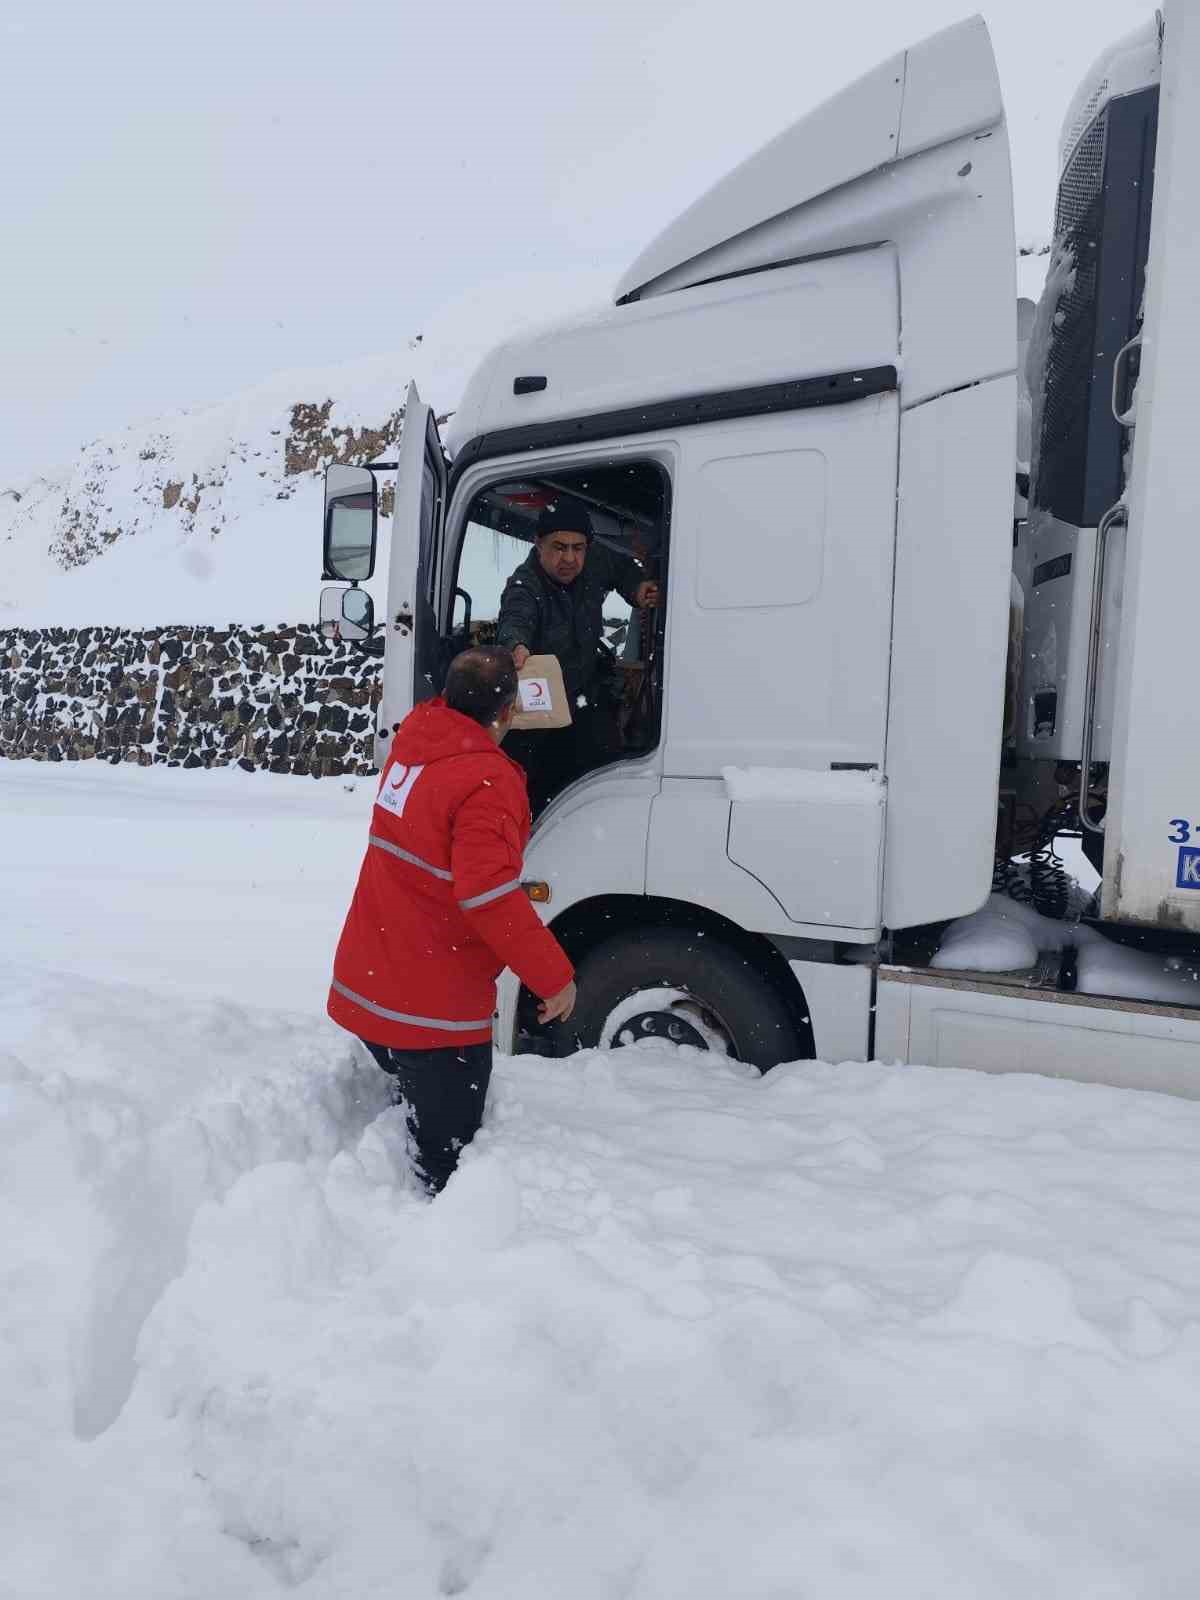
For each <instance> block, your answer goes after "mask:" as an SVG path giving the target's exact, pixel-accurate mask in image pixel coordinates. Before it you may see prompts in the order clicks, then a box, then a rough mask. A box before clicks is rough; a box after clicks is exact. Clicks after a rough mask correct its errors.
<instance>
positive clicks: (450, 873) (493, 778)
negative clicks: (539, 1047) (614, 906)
mask: <svg viewBox="0 0 1200 1600" xmlns="http://www.w3.org/2000/svg"><path fill="white" fill-rule="evenodd" d="M516 699H517V673H516V668H515V666H514V664H513V658H512V655H511V653H510V652H509V651H507V650H500V649H478V650H467V651H465V652H464V653H463V654H462V655H460V656H458V657H456V659H455V660H454V661H453V662H452V663H451V666H450V671H449V673H448V674H447V677H446V688H445V694H444V698H442V699H438V700H429V701H426V702H425V703H424V704H422V705H419V706H417V707H416V708H415V709H414V710H413V711H411V712H410V713H409V715H408V716H407V717H406V718H405V719H404V721H403V722H402V723H401V724H400V728H399V730H398V732H397V734H396V737H395V739H394V740H393V741H392V748H391V751H390V753H389V755H388V758H387V762H386V764H385V766H384V769H383V773H382V776H381V777H380V780H379V792H378V796H377V798H376V801H375V808H374V811H373V813H372V816H371V833H370V839H369V841H368V848H367V853H366V855H365V857H364V858H363V864H362V869H361V870H360V872H359V875H358V885H357V887H356V889H355V891H354V899H353V900H352V901H351V904H350V911H349V913H348V915H347V917H346V925H345V927H344V928H343V929H342V937H341V940H340V942H339V944H338V948H337V955H336V956H335V957H334V963H333V983H332V985H331V987H330V990H329V1003H328V1009H329V1015H330V1016H331V1017H332V1018H333V1020H334V1021H335V1022H339V1023H341V1025H342V1027H343V1028H348V1029H349V1030H350V1032H351V1033H354V1034H357V1035H358V1037H359V1038H360V1039H361V1040H362V1041H363V1043H364V1044H365V1045H366V1047H367V1049H368V1050H369V1051H370V1052H371V1054H372V1055H373V1056H374V1057H375V1059H376V1061H377V1062H378V1063H379V1065H380V1066H381V1067H382V1068H383V1070H384V1071H385V1072H388V1073H391V1074H392V1076H393V1077H394V1078H395V1080H396V1087H397V1095H398V1098H399V1099H400V1100H401V1102H402V1103H403V1104H404V1105H405V1107H406V1110H407V1117H408V1126H409V1132H410V1135H411V1137H412V1141H413V1147H414V1157H415V1163H416V1167H417V1171H418V1176H419V1177H420V1178H421V1179H422V1181H423V1182H424V1184H425V1186H426V1188H427V1189H429V1191H430V1192H431V1193H434V1194H436V1193H437V1192H438V1190H440V1189H441V1188H442V1187H443V1186H444V1185H445V1183H446V1180H447V1179H448V1178H449V1176H450V1174H451V1173H452V1172H453V1171H454V1168H455V1165H456V1163H457V1161H458V1152H459V1150H461V1149H462V1147H463V1145H466V1144H469V1143H470V1142H471V1140H472V1139H473V1138H474V1136H475V1134H476V1132H477V1131H478V1129H479V1124H480V1121H481V1120H482V1117H483V1107H484V1101H485V1099H486V1097H487V1088H488V1080H489V1078H490V1076H491V1071H492V1014H493V1012H494V1011H495V1008H496V978H497V977H498V976H499V974H500V972H501V970H502V969H503V968H504V967H506V966H508V967H511V968H512V970H513V971H514V972H515V973H516V975H517V977H518V978H520V980H521V982H522V983H523V984H525V985H526V987H527V988H529V989H532V990H533V992H534V993H535V994H536V995H539V996H540V997H541V998H542V1005H541V1007H540V1009H539V1012H538V1016H539V1019H540V1020H541V1021H542V1022H549V1021H552V1020H554V1019H556V1018H561V1019H563V1020H565V1019H566V1018H567V1017H569V1016H570V1015H571V1012H572V1010H573V1009H574V1005H575V983H574V969H573V968H572V966H571V963H570V961H569V960H568V959H567V956H566V953H565V952H564V950H563V948H562V946H561V945H560V944H559V942H558V940H557V939H556V938H555V937H554V935H553V934H552V933H551V932H550V930H549V929H548V928H546V927H545V926H543V924H542V922H541V921H540V920H539V918H538V915H537V913H536V912H535V911H534V909H533V907H532V906H531V905H530V903H529V900H528V898H527V897H526V894H525V891H524V890H523V889H522V887H521V870H522V860H523V856H524V852H525V845H526V843H527V841H528V838H529V827H530V819H529V796H528V793H527V790H526V786H525V774H524V772H523V771H522V769H521V768H520V767H519V766H518V765H517V764H516V762H515V761H510V760H509V758H508V757H507V756H506V755H504V754H503V753H502V752H501V750H500V748H499V746H500V741H501V740H502V739H503V738H504V735H505V734H506V733H507V732H508V729H509V726H510V724H511V723H512V718H513V711H514V709H515V706H516Z"/></svg>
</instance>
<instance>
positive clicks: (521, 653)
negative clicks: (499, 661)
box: [512, 644, 529, 672]
mask: <svg viewBox="0 0 1200 1600" xmlns="http://www.w3.org/2000/svg"><path fill="white" fill-rule="evenodd" d="M512 658H513V661H514V662H515V663H516V668H517V671H518V672H520V670H521V668H522V667H523V666H524V665H525V663H526V662H527V661H528V660H529V651H528V650H527V649H526V648H525V646H524V645H523V644H519V645H518V646H517V647H516V649H515V650H514V651H513V653H512Z"/></svg>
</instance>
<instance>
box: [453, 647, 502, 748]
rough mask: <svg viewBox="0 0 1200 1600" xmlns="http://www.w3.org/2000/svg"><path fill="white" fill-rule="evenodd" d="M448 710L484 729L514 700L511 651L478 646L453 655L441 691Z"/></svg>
mask: <svg viewBox="0 0 1200 1600" xmlns="http://www.w3.org/2000/svg"><path fill="white" fill-rule="evenodd" d="M442 693H443V697H444V699H445V701H446V704H447V705H448V706H449V707H450V709H451V710H452V711H460V712H461V713H462V715H463V716H464V717H470V719H471V721H472V722H478V723H479V724H480V726H481V727H484V728H486V727H488V726H490V724H491V723H493V722H495V720H496V718H497V717H498V716H499V715H500V713H501V712H502V711H503V710H504V709H505V708H506V707H507V706H509V705H511V704H512V702H513V701H514V700H515V699H516V698H517V666H516V662H515V661H514V660H513V658H512V651H511V650H503V649H501V648H500V646H499V645H479V646H477V647H476V648H475V649H473V650H464V651H463V653H462V654H461V655H458V656H455V658H454V660H453V661H452V662H451V663H450V670H449V671H448V672H447V674H446V687H445V689H444V690H443V691H442Z"/></svg>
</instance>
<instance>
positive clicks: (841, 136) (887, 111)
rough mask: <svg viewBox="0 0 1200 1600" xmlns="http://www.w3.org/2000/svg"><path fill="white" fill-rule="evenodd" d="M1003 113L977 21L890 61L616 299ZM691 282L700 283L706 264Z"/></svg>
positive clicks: (722, 186) (803, 126) (640, 271)
mask: <svg viewBox="0 0 1200 1600" xmlns="http://www.w3.org/2000/svg"><path fill="white" fill-rule="evenodd" d="M1003 115H1004V110H1003V103H1002V101H1001V98H1000V85H999V81H998V79H997V76H996V67H995V60H994V58H993V55H992V47H991V42H990V40H989V38H988V32H987V28H986V26H985V24H984V22H983V19H982V17H979V16H974V17H969V18H967V20H966V21H964V22H959V23H955V24H954V26H953V27H950V28H945V29H943V30H942V31H941V32H940V33H935V34H933V35H932V36H931V37H930V38H928V39H926V40H924V41H923V42H922V43H921V44H918V45H914V46H913V47H912V48H911V49H909V50H907V51H903V52H901V53H900V54H898V55H895V56H892V57H891V58H890V59H889V60H887V61H885V62H884V63H883V64H882V65H881V66H878V67H876V68H875V69H874V71H872V72H868V73H867V74H866V76H865V77H862V78H859V80H858V81H857V82H856V83H852V84H850V85H849V86H848V87H847V88H845V89H843V90H842V91H841V92H840V93H839V94H836V95H834V96H833V98H832V99H830V100H826V101H825V102H824V104H822V105H819V106H817V107H816V109H815V110H813V111H810V112H808V113H807V114H806V115H805V116H803V117H801V118H800V120H799V121H798V122H795V123H793V125H792V126H791V127H790V128H788V129H786V130H785V131H784V132H783V133H781V134H779V135H778V137H777V138H775V139H772V140H771V142H770V143H769V144H767V145H764V146H763V148H762V149H761V150H759V151H757V152H756V154H754V155H752V156H750V157H749V158H748V159H747V160H746V161H743V162H742V164H741V165H740V166H738V167H735V168H734V170H733V171H732V172H730V173H729V174H728V175H727V176H726V177H724V178H722V179H721V181H720V182H719V183H717V184H716V185H715V186H714V187H713V188H711V189H710V190H709V191H708V193H707V194H705V195H702V196H701V198H700V199H699V200H697V201H696V202H695V203H694V204H693V205H691V206H689V207H688V209H687V210H686V211H684V212H683V213H682V214H681V215H680V216H678V217H677V218H676V219H675V221H674V222H672V223H671V225H670V226H669V227H668V228H666V229H665V230H664V231H663V232H662V233H660V234H659V236H658V238H657V239H655V240H654V241H653V242H652V243H651V244H650V245H648V246H647V248H646V249H645V250H644V251H643V252H642V254H641V255H640V256H639V257H638V258H637V260H636V261H635V262H634V263H633V265H632V266H631V267H630V269H629V270H628V272H626V274H625V276H624V277H623V278H622V279H621V281H620V283H619V284H618V285H617V288H616V292H615V296H614V298H615V300H616V301H617V302H618V303H620V302H621V301H622V300H626V299H628V298H630V297H631V296H633V295H637V294H644V293H654V292H655V290H654V285H655V283H656V281H657V280H658V279H660V278H662V277H664V276H665V274H667V273H668V272H672V273H673V272H675V271H676V269H678V268H680V267H683V266H684V265H686V264H687V263H690V262H697V258H698V257H700V256H703V255H704V254H705V253H706V252H708V251H710V250H713V249H716V248H717V247H718V246H720V245H722V244H724V243H725V242H726V241H727V240H729V239H733V238H736V237H737V236H738V235H739V234H742V233H745V232H747V231H748V230H749V229H751V228H755V227H758V226H759V225H760V224H762V223H764V222H769V221H770V220H771V219H772V218H773V217H778V216H781V215H783V213H784V212H788V211H795V210H797V209H798V208H799V207H801V206H804V205H806V204H808V202H809V201H812V200H815V199H817V198H819V197H820V196H821V195H825V194H829V193H830V192H831V191H833V190H834V189H838V188H840V187H842V186H843V185H844V184H847V183H850V182H852V181H853V180H854V179H855V178H860V177H862V176H863V175H864V174H865V173H868V172H872V171H874V170H875V169H876V168H878V167H882V166H886V165H887V164H889V163H890V162H894V161H897V160H904V159H905V158H906V157H908V156H911V155H915V154H917V152H918V151H921V150H928V149H931V148H933V147H934V146H936V145H939V144H944V143H946V142H947V140H950V139H957V138H961V137H962V136H963V135H964V134H969V133H974V132H979V131H983V130H984V129H987V128H990V127H994V126H995V125H996V124H997V123H998V122H1000V121H1001V119H1002V118H1003ZM689 276H690V277H693V281H696V280H699V279H700V278H702V277H703V276H704V269H703V266H702V264H700V263H699V262H697V268H696V272H695V274H694V275H691V274H689ZM671 286H672V287H679V286H680V285H679V284H678V283H673V284H672V285H671Z"/></svg>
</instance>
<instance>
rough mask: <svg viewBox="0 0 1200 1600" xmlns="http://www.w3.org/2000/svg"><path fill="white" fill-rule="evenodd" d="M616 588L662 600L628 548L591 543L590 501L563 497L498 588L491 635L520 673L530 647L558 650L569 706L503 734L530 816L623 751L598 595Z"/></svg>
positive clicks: (636, 600) (625, 594)
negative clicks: (544, 725) (558, 717)
mask: <svg viewBox="0 0 1200 1600" xmlns="http://www.w3.org/2000/svg"><path fill="white" fill-rule="evenodd" d="M613 590H616V592H617V593H618V594H620V595H621V596H622V598H623V599H625V600H626V601H627V602H628V604H629V605H631V606H633V607H634V608H635V609H637V610H642V609H645V608H647V607H651V606H657V605H658V602H659V587H658V584H657V583H656V582H655V581H654V580H653V579H652V578H648V577H647V576H646V573H645V570H644V569H643V568H642V567H640V566H639V565H638V563H637V562H636V561H635V560H634V559H633V558H632V556H627V555H623V554H621V553H619V552H618V551H616V550H612V549H610V548H609V547H608V546H607V545H603V544H597V543H596V542H595V541H594V537H593V529H592V519H591V516H590V514H589V512H588V510H587V508H586V507H585V506H584V505H583V504H582V503H581V502H580V501H578V500H575V499H572V498H570V497H568V496H566V495H560V496H559V497H558V499H557V500H556V501H555V502H554V503H553V504H552V505H550V506H548V507H547V509H546V510H545V511H543V512H542V515H541V516H540V518H539V519H538V528H537V536H536V538H535V540H534V547H533V549H532V550H531V551H530V553H529V555H528V556H527V557H526V559H525V560H524V561H523V562H522V563H521V565H520V566H519V567H518V568H517V570H516V571H515V572H514V573H513V575H512V577H511V578H509V580H508V582H507V583H506V584H505V586H504V594H503V595H502V597H501V600H500V617H499V620H498V622H497V626H496V643H497V644H498V645H502V646H504V648H506V649H508V650H511V651H512V653H513V659H514V660H515V661H516V664H517V669H518V671H519V670H520V669H521V668H522V667H523V666H524V665H525V663H526V661H527V660H528V659H529V657H530V656H531V655H551V656H557V657H558V662H559V665H560V666H561V668H562V674H563V682H564V685H565V687H566V691H567V702H568V704H569V705H570V707H571V718H572V722H571V726H570V727H569V728H558V729H554V730H553V731H547V732H544V733H542V732H538V733H528V732H526V733H515V734H511V735H510V737H509V750H510V753H511V754H512V756H513V757H514V758H515V759H516V760H517V761H519V762H520V763H521V765H522V766H523V767H524V768H525V770H526V772H527V773H528V775H529V794H530V804H531V806H532V809H533V814H534V816H535V817H536V816H537V815H538V813H539V812H540V811H541V810H542V809H543V808H544V807H545V805H546V803H547V802H548V801H549V799H550V798H551V796H552V795H554V794H556V793H557V792H558V790H559V789H560V788H562V787H563V786H564V784H566V783H568V782H570V781H571V780H572V779H574V778H577V777H579V776H580V775H581V774H582V773H584V772H588V771H590V770H591V769H592V768H593V767H598V766H603V765H604V763H605V762H606V761H611V760H613V759H614V758H615V757H616V755H617V754H618V752H619V749H620V743H619V735H618V732H617V700H618V690H617V686H616V683H615V679H614V666H613V662H612V658H611V657H610V655H609V654H608V652H607V651H606V650H605V649H604V648H603V638H604V602H605V600H606V599H607V598H608V596H609V594H610V593H612V591H613Z"/></svg>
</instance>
